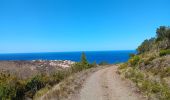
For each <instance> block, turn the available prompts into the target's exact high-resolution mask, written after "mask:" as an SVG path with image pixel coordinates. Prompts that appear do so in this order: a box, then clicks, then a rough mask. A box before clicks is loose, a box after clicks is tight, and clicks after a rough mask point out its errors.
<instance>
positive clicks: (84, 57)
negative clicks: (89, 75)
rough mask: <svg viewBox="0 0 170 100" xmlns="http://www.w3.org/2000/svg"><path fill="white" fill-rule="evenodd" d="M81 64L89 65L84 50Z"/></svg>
mask: <svg viewBox="0 0 170 100" xmlns="http://www.w3.org/2000/svg"><path fill="white" fill-rule="evenodd" d="M81 64H82V65H88V61H87V59H86V55H85V53H84V52H83V53H82V55H81Z"/></svg>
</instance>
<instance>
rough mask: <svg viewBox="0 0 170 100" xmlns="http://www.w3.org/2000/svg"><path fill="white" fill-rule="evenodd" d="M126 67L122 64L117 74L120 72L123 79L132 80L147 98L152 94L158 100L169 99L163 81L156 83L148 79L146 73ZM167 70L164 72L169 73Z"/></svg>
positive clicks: (169, 96) (169, 92) (169, 89)
mask: <svg viewBox="0 0 170 100" xmlns="http://www.w3.org/2000/svg"><path fill="white" fill-rule="evenodd" d="M126 65H127V64H124V65H123V67H122V66H121V68H119V72H122V73H121V74H123V75H124V77H125V78H128V79H130V80H132V81H133V82H134V83H135V84H136V86H137V87H138V88H139V90H140V91H141V92H143V93H144V94H146V95H147V97H148V98H150V96H151V95H152V94H154V95H156V96H157V98H158V99H159V100H169V99H170V88H169V87H168V85H167V84H166V83H165V82H164V81H156V80H154V79H152V78H149V77H148V75H147V73H146V72H142V71H141V70H139V69H138V68H133V67H125V66H126ZM121 70H125V71H121ZM167 70H169V69H167ZM167 70H166V72H168V73H169V71H167ZM164 73H165V72H164ZM166 75H167V74H166Z"/></svg>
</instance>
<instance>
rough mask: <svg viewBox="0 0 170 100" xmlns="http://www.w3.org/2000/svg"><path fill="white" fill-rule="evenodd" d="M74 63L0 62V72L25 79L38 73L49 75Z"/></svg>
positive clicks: (59, 61) (43, 61) (51, 61)
mask: <svg viewBox="0 0 170 100" xmlns="http://www.w3.org/2000/svg"><path fill="white" fill-rule="evenodd" d="M74 63H75V62H73V61H69V60H48V61H47V60H34V61H0V71H1V72H8V73H10V74H14V75H17V76H18V77H19V78H22V79H25V78H29V77H31V76H33V75H35V74H38V73H45V74H50V73H53V72H56V71H57V70H63V69H66V68H69V67H70V66H71V65H72V64H74Z"/></svg>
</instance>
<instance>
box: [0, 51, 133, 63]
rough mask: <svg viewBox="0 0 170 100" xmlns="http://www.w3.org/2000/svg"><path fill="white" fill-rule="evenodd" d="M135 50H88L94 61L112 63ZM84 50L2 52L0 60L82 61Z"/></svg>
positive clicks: (120, 60) (124, 59)
mask: <svg viewBox="0 0 170 100" xmlns="http://www.w3.org/2000/svg"><path fill="white" fill-rule="evenodd" d="M131 53H136V51H135V50H124V51H86V52H85V54H86V57H87V60H88V61H89V62H90V63H92V62H96V63H100V62H107V63H110V64H114V63H120V62H126V61H127V60H128V59H129V54H131ZM81 54H82V52H50V53H48V52H47V53H9V54H0V60H72V61H76V62H78V61H80V59H81Z"/></svg>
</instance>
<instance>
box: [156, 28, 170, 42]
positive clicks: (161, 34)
mask: <svg viewBox="0 0 170 100" xmlns="http://www.w3.org/2000/svg"><path fill="white" fill-rule="evenodd" d="M156 34H157V41H161V40H163V39H165V38H167V39H168V40H170V27H166V26H160V27H159V28H158V29H157V30H156Z"/></svg>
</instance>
